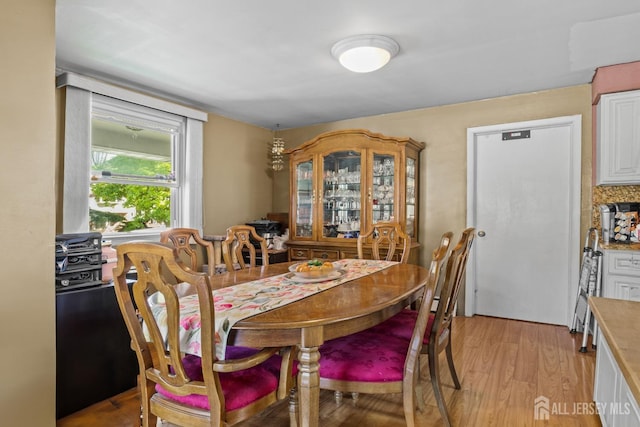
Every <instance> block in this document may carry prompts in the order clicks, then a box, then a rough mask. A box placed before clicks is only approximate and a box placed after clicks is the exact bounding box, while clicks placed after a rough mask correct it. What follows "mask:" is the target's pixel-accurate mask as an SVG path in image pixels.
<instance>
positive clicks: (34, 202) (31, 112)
mask: <svg viewBox="0 0 640 427" xmlns="http://www.w3.org/2000/svg"><path fill="white" fill-rule="evenodd" d="M54 12H55V1H54V0H33V1H24V0H10V1H7V2H3V5H2V14H0V52H2V59H1V61H2V65H1V66H0V81H1V82H2V96H1V97H0V124H1V127H2V137H1V138H2V151H3V154H2V157H1V160H0V175H1V176H2V178H1V179H0V186H1V187H0V188H1V190H0V194H1V195H2V203H1V204H0V218H2V225H1V230H0V236H2V246H3V250H2V257H1V258H0V259H1V260H2V261H0V262H1V269H2V277H3V280H2V285H0V287H1V293H2V297H1V298H0V337H2V351H0V366H2V382H1V384H0V420H1V421H0V424H2V425H3V426H39V427H41V426H54V425H55V375H56V364H55V354H56V347H55V322H56V321H55V286H54V269H53V258H54V251H55V249H54V241H55V220H54V215H53V214H54V212H55V206H54V205H55V195H54V177H55V157H56V144H55V139H56V134H55V105H54V102H55V101H54V88H55V35H54V20H55V13H54Z"/></svg>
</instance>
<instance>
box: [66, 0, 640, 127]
mask: <svg viewBox="0 0 640 427" xmlns="http://www.w3.org/2000/svg"><path fill="white" fill-rule="evenodd" d="M356 34H381V35H386V36H389V37H391V38H393V39H394V40H396V41H397V42H398V43H399V44H400V52H399V54H398V55H397V56H396V57H395V58H394V59H392V61H391V62H390V63H389V64H388V65H387V66H385V67H384V68H382V69H381V70H379V71H376V72H374V73H370V74H356V73H352V72H349V71H347V70H345V69H343V68H342V67H341V66H340V65H339V64H338V62H337V61H336V60H334V59H333V58H332V56H331V53H330V50H331V46H332V45H333V44H334V43H335V42H336V41H338V40H340V39H342V38H344V37H347V36H352V35H356ZM56 46H57V52H56V62H57V67H58V69H59V71H74V72H77V73H80V74H84V75H88V76H93V77H98V78H100V79H103V80H106V81H110V82H113V83H120V84H124V85H126V86H130V87H134V88H139V89H144V90H146V91H149V92H151V93H154V94H158V95H161V96H163V97H165V98H168V99H171V100H175V101H179V102H181V103H184V104H187V105H190V106H194V107H197V108H200V109H204V110H206V111H209V112H213V113H216V114H219V115H222V116H225V117H229V118H233V119H236V120H240V121H243V122H246V123H251V124H255V125H257V126H261V127H265V128H270V129H274V128H275V127H276V124H279V125H280V128H281V129H286V128H293V127H299V126H306V125H310V124H316V123H324V122H330V121H335V120H341V119H347V118H354V117H364V116H370V115H377V114H384V113H390V112H396V111H405V110H412V109H418V108H424V107H432V106H438V105H446V104H454V103H459V102H466V101H472V100H478V99H485V98H494V97H499V96H504V95H512V94H517V93H526V92H534V91H539V90H545V89H552V88H558V87H564V86H571V85H576V84H584V83H589V82H590V81H591V79H592V78H593V74H594V71H595V69H596V68H597V67H599V66H604V65H612V64H618V63H623V62H631V61H636V60H640V1H639V0H606V1H605V0H537V1H534V0H528V1H527V0H485V1H474V0H449V1H442V0H437V1H436V0H398V1H393V2H392V1H389V0H347V1H345V0H322V1H315V2H310V1H304V0H271V1H266V0H236V1H220V0H186V1H176V0H108V1H105V0H82V1H80V0H57V1H56Z"/></svg>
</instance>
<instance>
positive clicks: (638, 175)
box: [596, 90, 640, 185]
mask: <svg viewBox="0 0 640 427" xmlns="http://www.w3.org/2000/svg"><path fill="white" fill-rule="evenodd" d="M597 118H598V125H597V126H598V143H597V149H598V150H597V153H598V155H597V158H598V163H597V173H596V184H597V185H624V184H634V185H635V184H640V90H634V91H627V92H618V93H611V94H606V95H602V96H601V97H600V102H599V103H598V116H597Z"/></svg>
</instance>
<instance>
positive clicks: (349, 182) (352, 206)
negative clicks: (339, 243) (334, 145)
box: [322, 150, 362, 238]
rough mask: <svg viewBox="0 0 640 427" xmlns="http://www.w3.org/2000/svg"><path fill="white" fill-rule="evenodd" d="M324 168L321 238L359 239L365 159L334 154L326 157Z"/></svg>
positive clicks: (349, 153)
mask: <svg viewBox="0 0 640 427" xmlns="http://www.w3.org/2000/svg"><path fill="white" fill-rule="evenodd" d="M322 165H323V172H322V182H323V184H322V195H323V202H322V216H323V218H322V221H323V222H322V224H323V226H322V237H323V238H333V237H336V238H356V237H358V233H359V232H360V216H361V215H360V211H361V208H362V206H361V204H362V191H361V179H362V174H361V167H362V155H361V154H360V152H358V151H351V150H350V151H335V152H332V153H329V154H327V155H325V156H323V158H322Z"/></svg>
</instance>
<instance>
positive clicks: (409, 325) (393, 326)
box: [369, 309, 435, 345]
mask: <svg viewBox="0 0 640 427" xmlns="http://www.w3.org/2000/svg"><path fill="white" fill-rule="evenodd" d="M417 318H418V312H417V311H416V310H410V309H404V310H402V311H401V312H400V313H398V314H396V315H395V316H393V317H390V318H389V319H387V320H385V321H384V322H382V323H380V324H379V325H376V326H373V327H372V328H370V329H369V330H370V331H375V332H376V333H380V334H383V335H388V336H392V337H398V338H402V339H405V340H410V339H411V336H412V335H413V328H414V327H415V325H416V319H417ZM434 321H435V315H434V314H433V313H431V314H429V320H428V321H427V329H426V330H425V332H424V339H423V340H422V343H423V344H424V345H427V344H429V337H430V336H431V328H432V327H433V322H434Z"/></svg>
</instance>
